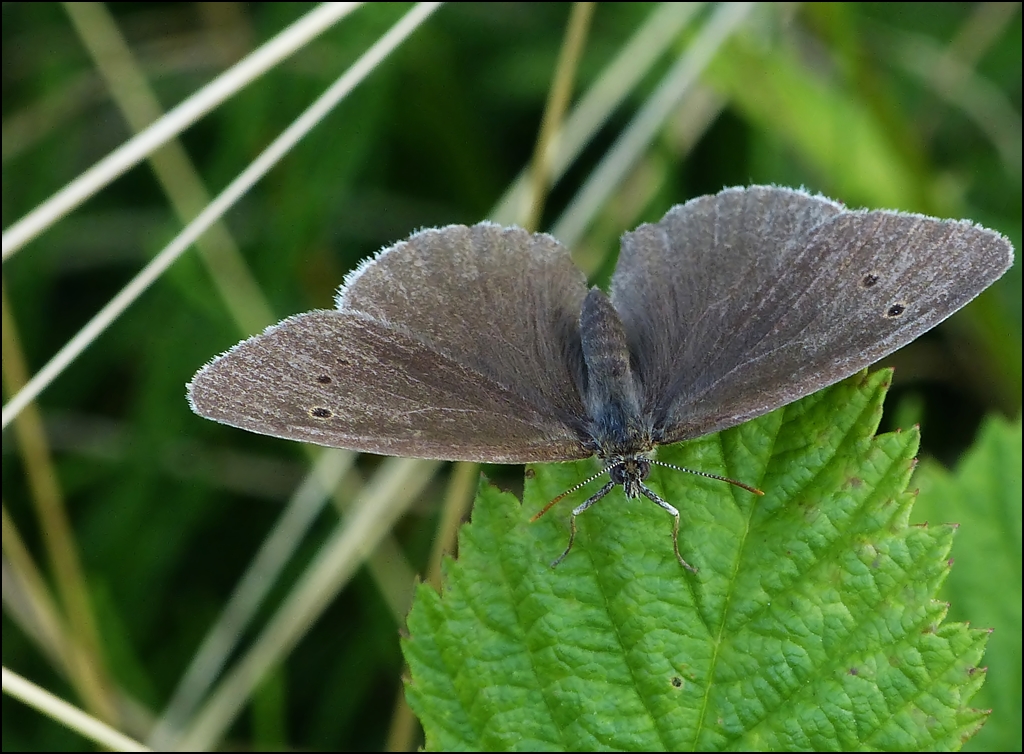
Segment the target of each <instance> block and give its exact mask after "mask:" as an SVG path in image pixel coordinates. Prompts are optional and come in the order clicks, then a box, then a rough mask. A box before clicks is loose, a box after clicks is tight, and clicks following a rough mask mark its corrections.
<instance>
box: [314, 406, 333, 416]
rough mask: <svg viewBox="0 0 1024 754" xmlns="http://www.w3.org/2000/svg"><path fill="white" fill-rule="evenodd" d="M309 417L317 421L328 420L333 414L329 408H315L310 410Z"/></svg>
mask: <svg viewBox="0 0 1024 754" xmlns="http://www.w3.org/2000/svg"><path fill="white" fill-rule="evenodd" d="M309 415H310V416H313V417H316V418H317V419H330V418H331V417H332V416H334V412H332V411H331V410H330V409H329V408H324V407H322V406H317V407H316V408H313V409H310V411H309Z"/></svg>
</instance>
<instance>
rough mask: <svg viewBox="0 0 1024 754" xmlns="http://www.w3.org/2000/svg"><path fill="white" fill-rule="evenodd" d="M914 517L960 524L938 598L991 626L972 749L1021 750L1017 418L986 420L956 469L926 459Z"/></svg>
mask: <svg viewBox="0 0 1024 754" xmlns="http://www.w3.org/2000/svg"><path fill="white" fill-rule="evenodd" d="M914 482H915V483H916V484H918V485H920V488H921V493H920V496H919V498H918V502H917V506H916V507H915V509H914V519H915V520H920V521H925V520H931V521H955V522H957V523H959V524H960V528H959V530H958V532H957V536H956V541H955V544H954V546H953V556H954V558H955V560H956V567H955V568H954V569H953V571H952V574H951V575H950V577H949V580H948V581H947V582H946V583H945V584H944V585H943V588H942V591H941V592H940V596H941V597H942V598H943V599H946V600H949V602H950V603H951V605H952V607H951V608H950V612H951V613H952V616H953V617H954V618H956V619H958V620H961V619H967V618H970V620H971V622H972V623H973V624H974V625H975V626H978V627H979V628H991V629H993V632H992V636H991V638H990V639H989V641H988V648H987V650H986V652H985V664H986V665H988V668H989V669H988V674H989V677H988V679H987V682H986V684H985V687H984V688H983V689H982V690H981V692H980V693H979V694H978V696H977V697H975V699H974V703H975V704H976V705H978V706H979V707H988V708H991V710H992V714H991V716H990V717H989V719H988V721H987V722H986V723H985V727H984V728H982V730H981V732H980V733H979V734H978V735H977V736H976V737H975V738H974V739H973V740H971V742H970V745H969V746H968V748H969V749H971V750H972V751H1004V750H1005V751H1020V749H1021V422H1020V419H1018V420H1017V421H1016V423H1014V424H1010V423H1009V422H1006V421H1004V420H1002V419H990V420H989V421H988V422H986V424H985V426H984V427H983V428H982V430H981V433H980V435H979V437H978V440H977V442H976V443H975V444H974V447H973V448H971V450H970V452H969V453H968V454H967V455H966V456H965V457H964V460H963V461H962V462H961V463H960V466H959V467H958V468H957V470H956V473H950V472H948V471H946V470H945V469H944V468H943V467H942V466H940V465H939V464H938V463H935V462H925V463H923V464H921V468H920V469H919V470H918V472H917V473H916V474H915V476H914Z"/></svg>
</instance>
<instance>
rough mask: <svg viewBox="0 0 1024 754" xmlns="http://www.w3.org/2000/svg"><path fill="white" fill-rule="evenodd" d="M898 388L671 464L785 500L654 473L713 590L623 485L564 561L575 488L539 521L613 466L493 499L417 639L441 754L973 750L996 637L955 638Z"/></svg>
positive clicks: (778, 421) (701, 449)
mask: <svg viewBox="0 0 1024 754" xmlns="http://www.w3.org/2000/svg"><path fill="white" fill-rule="evenodd" d="M889 380H890V374H889V372H885V371H882V372H876V373H874V374H870V375H868V374H867V373H860V374H857V375H855V376H853V377H851V378H850V379H848V380H846V381H844V382H842V383H839V384H838V385H835V386H833V387H832V388H829V389H828V390H825V391H822V392H820V393H817V394H815V395H812V396H809V397H808V398H805V399H804V400H801V401H799V402H797V403H794V404H791V405H789V406H786V407H785V408H783V409H780V410H778V411H775V412H773V413H771V414H768V415H766V416H764V417H761V418H759V419H756V420H754V421H751V422H748V423H746V424H743V425H741V426H739V427H735V428H733V429H730V430H726V431H724V432H721V433H718V434H715V435H710V436H707V437H702V438H699V439H697V440H694V441H691V442H687V443H682V444H679V445H676V446H671V447H665V448H660V449H659V453H658V458H659V459H660V460H664V461H667V462H669V463H674V464H677V465H680V466H686V467H688V468H694V469H700V470H702V471H708V472H711V473H714V474H720V475H724V476H729V477H732V478H734V479H739V480H742V481H744V482H748V483H750V484H753V485H755V486H757V487H759V488H760V489H762V490H764V491H765V493H766V494H765V495H764V497H758V496H755V495H752V494H750V493H748V492H746V491H744V490H741V489H737V488H734V487H732V486H730V485H727V484H724V483H721V482H715V481H713V480H707V479H703V478H701V477H695V476H692V475H689V474H683V473H679V472H674V471H672V470H668V469H661V468H657V467H655V469H653V470H652V472H651V476H650V477H649V479H648V483H649V484H650V485H651V487H652V489H654V491H655V492H657V493H658V494H659V495H661V496H662V497H663V498H664V499H665V500H668V501H669V502H671V503H672V504H673V505H675V506H676V507H678V508H679V509H680V513H681V515H682V521H683V523H682V527H681V529H680V533H679V545H680V550H681V551H682V554H683V557H684V558H686V560H687V561H688V562H690V563H692V564H694V565H695V566H697V567H698V568H699V569H700V570H699V572H698V573H696V574H693V573H690V572H689V571H685V570H683V569H682V568H681V567H680V565H679V562H678V561H677V560H676V558H675V555H674V553H673V549H672V538H671V532H672V518H671V517H670V516H669V515H668V514H666V513H665V512H664V511H662V510H661V509H660V508H658V507H657V506H656V505H654V504H653V503H650V502H646V501H644V500H634V501H627V500H626V498H625V497H624V496H623V495H622V493H621V491H620V490H616V491H614V492H613V493H611V494H610V495H608V496H607V497H606V498H605V499H603V500H602V501H601V502H599V503H598V504H597V505H595V506H594V507H592V508H591V509H590V510H588V511H586V512H585V513H584V514H582V515H581V516H580V517H579V519H578V525H579V533H578V536H577V538H576V544H575V545H574V547H573V550H572V552H571V553H570V554H569V556H568V557H567V558H566V559H565V561H564V562H562V563H561V565H559V566H558V568H554V569H552V568H550V567H549V565H548V564H549V563H550V561H551V559H552V558H553V557H554V556H556V555H558V554H559V553H560V552H561V551H562V550H563V549H564V547H565V543H566V541H567V537H568V513H569V510H570V509H571V507H572V506H573V505H576V504H578V501H577V502H573V501H574V500H576V495H574V496H572V497H571V498H570V499H567V500H565V501H563V502H562V503H559V505H558V506H556V507H555V508H554V509H552V510H551V511H550V512H549V513H548V514H547V515H546V516H545V517H544V518H542V519H540V520H539V521H537V522H536V523H533V524H529V523H527V522H528V520H529V518H530V517H531V515H532V514H534V513H535V512H536V511H538V510H540V509H541V508H542V507H543V506H544V504H545V503H546V502H547V501H548V500H550V499H552V498H553V497H555V496H556V495H558V494H559V493H561V492H562V491H563V490H565V489H567V488H569V487H571V486H572V485H573V484H575V483H576V482H578V481H579V480H580V479H583V478H585V476H586V475H588V474H589V473H592V471H593V470H594V468H595V463H593V462H590V461H586V462H579V463H571V464H550V465H544V466H536V467H534V468H533V474H532V478H530V477H531V475H530V474H528V475H527V480H526V487H525V492H524V502H523V504H522V505H520V503H519V501H518V500H516V498H515V497H514V496H513V495H511V494H509V493H503V492H500V491H498V490H496V489H494V488H493V487H491V486H490V485H488V484H486V483H483V484H481V488H480V493H479V496H478V498H477V500H476V503H475V507H474V510H473V517H472V522H471V523H470V524H468V525H466V526H465V527H463V529H462V532H461V534H460V539H459V558H458V560H457V561H449V562H448V563H447V568H446V580H445V586H444V589H443V595H438V594H437V593H436V592H434V591H433V590H432V589H430V588H429V587H426V586H421V587H420V589H419V591H418V593H417V596H416V601H415V604H414V606H413V609H412V612H411V613H410V615H409V620H408V628H409V636H408V638H407V639H405V640H404V641H403V651H404V652H405V657H406V660H407V661H408V663H409V667H410V671H411V678H410V680H409V681H408V683H407V696H408V699H409V703H410V705H411V706H412V708H413V710H414V711H415V712H416V714H417V715H418V716H419V718H420V720H421V722H422V723H423V727H424V730H425V732H426V747H427V749H429V750H439V749H451V750H465V749H475V750H545V751H548V750H593V749H623V750H645V751H646V750H693V749H699V750H717V749H784V750H791V749H923V748H928V749H955V748H959V746H960V744H961V741H962V739H963V738H965V737H966V736H969V735H970V734H971V733H972V732H973V731H974V730H976V729H977V727H978V726H979V725H980V723H981V721H982V719H983V716H984V715H983V713H981V712H978V711H976V710H972V709H969V708H967V702H968V701H969V699H970V697H971V696H972V695H973V694H974V693H975V692H976V691H977V689H978V688H979V686H980V685H981V683H982V679H983V677H984V673H983V672H979V671H978V670H977V665H978V662H979V660H980V658H981V654H982V651H983V647H984V643H985V638H986V636H987V634H985V632H982V631H977V630H969V629H968V628H967V627H966V626H963V625H958V624H948V623H943V620H944V618H945V614H946V609H947V606H946V605H944V604H942V603H939V602H937V601H935V599H934V597H935V594H936V592H937V590H938V588H939V586H940V585H941V583H942V582H943V580H944V579H945V578H946V576H947V574H948V572H949V564H948V562H947V561H948V556H949V551H950V546H951V543H952V531H953V530H952V528H951V527H948V526H928V527H911V526H909V525H908V524H909V521H908V518H909V512H910V506H911V503H912V501H913V495H912V494H910V493H908V492H907V491H906V488H907V484H908V482H909V479H910V474H911V472H912V469H913V465H914V456H915V453H916V451H917V442H918V435H917V432H916V430H910V431H905V432H900V433H892V434H887V435H881V436H877V437H876V436H875V434H874V433H875V430H876V428H877V426H878V421H879V419H880V418H881V410H882V400H883V398H884V395H885V390H886V388H887V386H888V383H889ZM595 484H597V482H595ZM584 492H585V490H581V491H580V492H579V493H577V495H583V494H584ZM580 499H582V498H580Z"/></svg>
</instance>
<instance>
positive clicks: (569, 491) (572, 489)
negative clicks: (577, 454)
mask: <svg viewBox="0 0 1024 754" xmlns="http://www.w3.org/2000/svg"><path fill="white" fill-rule="evenodd" d="M614 465H615V464H609V465H608V466H605V467H604V468H603V469H601V470H600V471H599V472H597V473H596V474H594V475H593V476H590V477H587V478H586V479H584V480H583V481H582V482H580V483H579V484H577V485H576V486H574V487H570V488H569V489H567V490H566V491H565V492H563V493H562V494H561V495H559V496H558V497H556V498H555V499H554V500H552V501H551V502H550V503H548V504H547V505H545V506H544V507H543V508H541V509H540V512H539V513H536V514H535V515H534V516H533V518H531V519H530V523H531V524H532V523H533V522H534V521H536V520H537V519H538V518H540V517H541V516H543V515H544V514H545V513H547V512H548V511H549V510H551V507H552V506H553V505H554V504H555V503H557V502H558V501H559V500H561V499H562V498H564V497H568V496H569V495H571V494H572V493H574V492H575V491H576V490H578V489H581V488H583V487H586V486H587V485H588V484H590V483H591V482H593V481H594V480H595V479H597V478H598V477H599V476H602V475H603V474H607V473H608V472H609V471H611V469H612V466H614ZM762 494H763V493H762Z"/></svg>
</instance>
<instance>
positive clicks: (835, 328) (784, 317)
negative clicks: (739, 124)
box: [612, 186, 1013, 442]
mask: <svg viewBox="0 0 1024 754" xmlns="http://www.w3.org/2000/svg"><path fill="white" fill-rule="evenodd" d="M1012 260H1013V250H1012V247H1011V246H1010V244H1009V242H1008V241H1007V240H1006V239H1005V238H1003V237H1002V236H1000V235H998V234H997V233H993V232H992V231H989V230H985V229H984V228H980V227H977V226H975V225H973V224H971V223H969V222H957V221H950V220H937V219H934V218H929V217H924V216H921V215H911V214H903V213H896V212H884V211H875V212H865V211H856V212H851V211H847V210H845V209H844V208H843V207H842V206H841V205H839V204H837V203H835V202H832V201H830V200H827V199H824V198H821V197H813V196H810V195H809V194H807V193H805V192H802V191H795V190H791V189H781V188H775V187H766V186H753V187H749V188H745V189H727V190H725V191H723V192H721V193H719V194H717V195H715V196H707V197H701V198H699V199H695V200H693V201H691V202H688V203H686V204H684V205H680V206H677V207H675V208H673V209H672V210H670V211H669V212H668V213H667V214H666V215H665V217H664V218H662V220H661V221H659V222H658V223H656V224H652V225H643V226H641V227H639V228H637V229H636V230H635V231H633V232H632V233H627V234H626V235H625V236H624V237H623V243H622V254H621V256H620V259H619V263H618V268H617V269H616V272H615V275H614V277H613V279H612V302H613V303H614V305H615V307H616V309H617V310H618V311H619V313H620V315H621V317H622V320H623V324H624V326H625V327H626V331H627V333H628V336H629V340H630V347H631V350H632V352H633V354H634V355H635V358H636V361H637V370H638V372H639V375H640V380H641V383H642V384H643V386H644V394H645V410H646V411H649V412H650V415H651V416H653V417H654V421H655V426H656V428H657V429H658V430H659V432H660V435H659V436H660V438H661V439H660V441H661V442H674V441H676V440H681V439H686V438H689V437H696V436H699V435H702V434H706V433H708V432H713V431H716V430H719V429H723V428H725V427H729V426H733V425H735V424H739V423H741V422H743V421H746V420H747V419H750V418H753V417H755V416H760V415H761V414H765V413H767V412H769V411H771V410H772V409H775V408H777V407H779V406H782V405H785V404H787V403H789V402H791V401H794V400H796V399H798V398H801V397H803V396H804V395H808V394H810V393H812V392H814V391H816V390H819V389H821V388H823V387H825V386H827V385H830V384H832V383H834V382H837V381H839V380H841V379H843V378H844V377H847V376H849V375H851V374H853V373H854V372H856V371H858V370H860V369H862V368H864V367H866V366H868V365H869V364H872V363H873V362H875V361H877V360H878V359H881V358H882V357H884V356H886V355H887V354H889V353H891V352H893V351H895V350H896V349H897V348H900V347H901V346H903V345H905V344H907V343H909V342H910V341H912V340H913V339H914V338H916V337H918V336H919V335H921V334H922V333H924V332H925V331H927V330H929V329H930V328H932V327H934V326H935V325H937V324H938V323H939V322H941V321H942V320H944V319H945V318H946V317H948V316H950V315H951V314H952V313H953V312H955V311H956V310H957V309H959V308H960V307H962V306H964V305H965V304H966V303H967V302H968V301H970V300H971V299H973V298H974V297H975V296H977V295H978V294H979V293H981V291H983V290H984V289H985V288H986V287H988V286H989V285H990V284H991V283H992V282H994V281H995V280H996V279H997V278H999V276H1000V275H1002V274H1003V272H1005V271H1006V270H1007V269H1008V268H1009V266H1010V264H1011V263H1012Z"/></svg>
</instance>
